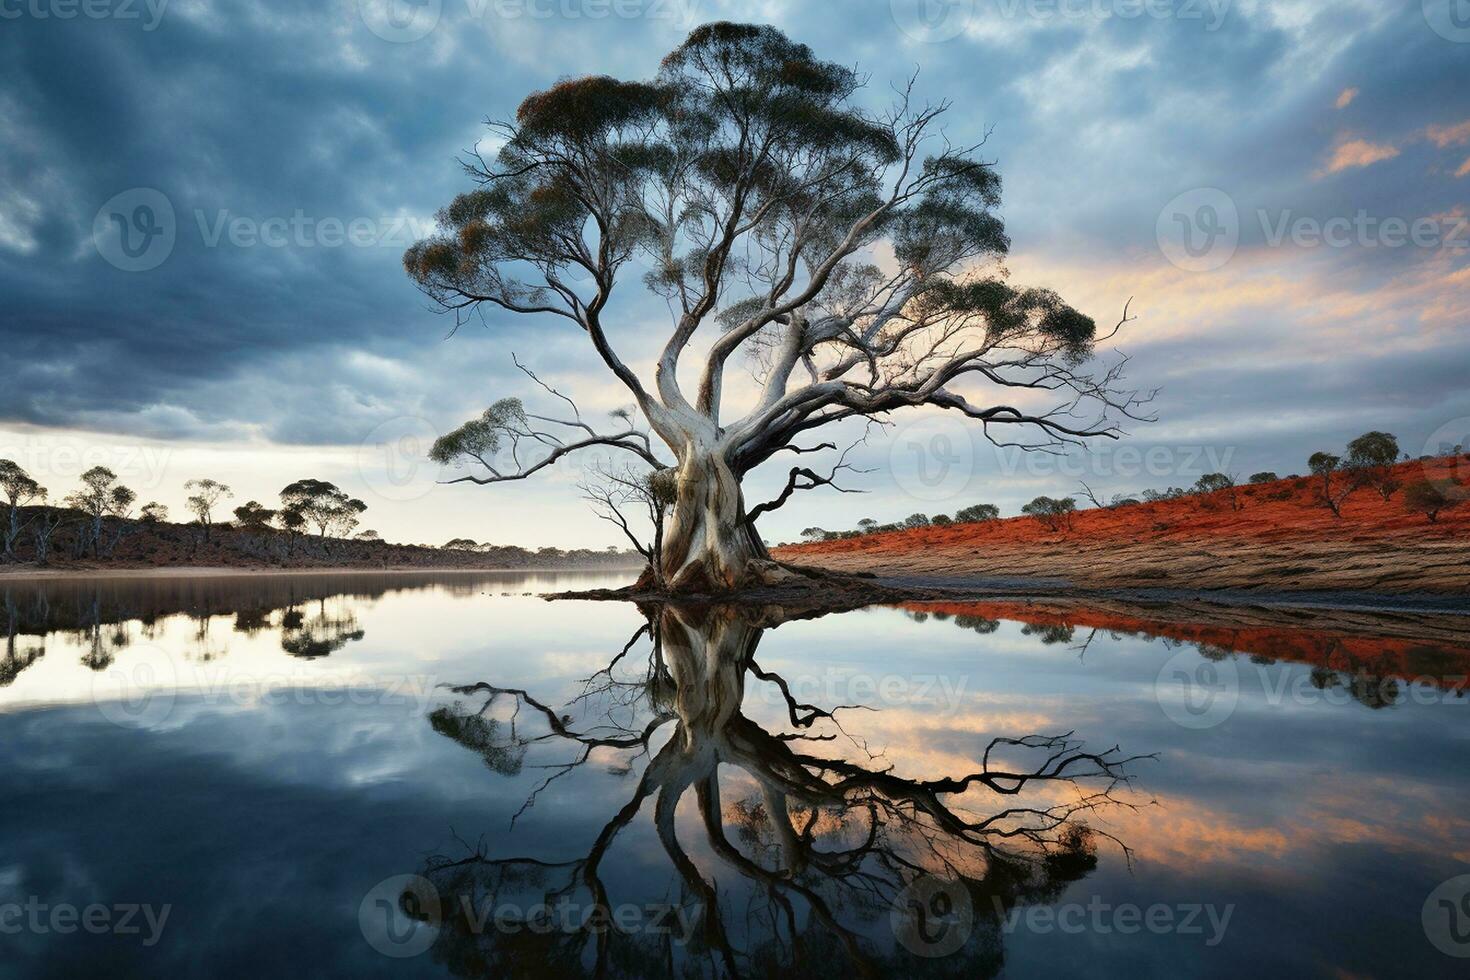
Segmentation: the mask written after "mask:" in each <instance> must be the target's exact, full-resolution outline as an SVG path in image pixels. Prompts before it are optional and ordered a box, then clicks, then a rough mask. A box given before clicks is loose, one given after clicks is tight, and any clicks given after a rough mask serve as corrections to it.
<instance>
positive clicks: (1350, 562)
mask: <svg viewBox="0 0 1470 980" xmlns="http://www.w3.org/2000/svg"><path fill="white" fill-rule="evenodd" d="M1394 475H1395V477H1396V478H1397V479H1398V480H1399V481H1400V482H1402V483H1403V484H1405V485H1407V484H1410V483H1413V482H1415V481H1418V480H1423V479H1430V480H1451V481H1453V482H1455V483H1457V484H1459V485H1460V486H1461V488H1462V490H1464V491H1465V495H1467V496H1470V486H1467V482H1470V481H1467V479H1466V478H1467V475H1470V456H1463V457H1444V458H1437V459H1431V460H1424V461H1417V462H1408V463H1401V464H1399V465H1398V466H1397V467H1395V473H1394ZM1342 478H1344V477H1340V476H1335V477H1334V479H1342ZM1319 486H1320V481H1319V480H1318V479H1317V478H1313V477H1304V478H1298V479H1288V480H1278V481H1276V482H1274V483H1261V484H1253V485H1250V486H1245V487H1240V488H1238V489H1237V490H1236V491H1235V492H1236V493H1237V494H1239V498H1238V499H1239V501H1240V503H1241V504H1242V505H1243V506H1242V507H1241V509H1239V510H1236V509H1233V508H1232V506H1231V504H1230V498H1229V491H1219V492H1216V493H1212V494H1200V495H1194V496H1188V497H1183V498H1180V499H1176V500H1168V501H1161V502H1158V503H1145V504H1137V505H1133V506H1127V507H1117V508H1107V509H1094V510H1085V511H1080V512H1078V513H1077V514H1076V515H1075V516H1074V518H1073V520H1072V524H1071V527H1070V528H1067V529H1063V530H1058V531H1054V530H1051V529H1049V528H1047V527H1046V526H1044V525H1043V524H1042V523H1041V522H1040V521H1038V520H1036V519H1034V518H1030V517H1012V518H1007V519H1005V520H996V521H987V522H984V523H979V524H954V525H949V526H945V527H926V528H919V529H916V530H910V531H892V532H887V533H882V534H869V535H863V536H861V537H856V538H846V539H843V540H838V541H822V542H818V543H815V544H807V545H795V546H790V547H785V548H781V549H778V551H777V556H778V557H780V558H782V559H784V560H787V561H791V562H796V563H800V564H805V565H816V566H820V567H823V568H830V569H834V570H841V571H866V572H874V573H877V574H880V575H905V576H908V575H916V576H946V577H954V576H967V577H968V576H973V577H986V578H997V577H999V578H1023V579H1046V580H1052V581H1054V582H1056V581H1061V582H1065V583H1066V584H1068V585H1071V586H1076V587H1083V588H1126V587H1165V588H1186V589H1257V590H1265V591H1319V590H1354V591H1363V592H1385V593H1411V592H1433V593H1440V594H1449V595H1459V596H1465V595H1470V501H1461V502H1460V503H1459V505H1458V506H1455V507H1449V508H1446V509H1445V510H1443V511H1441V512H1440V515H1439V521H1438V523H1436V524H1431V523H1429V521H1428V520H1427V518H1425V516H1424V515H1423V514H1416V513H1411V512H1409V511H1407V510H1406V509H1405V508H1404V494H1403V491H1402V490H1401V491H1399V492H1398V493H1396V494H1395V495H1394V496H1393V497H1392V499H1390V500H1387V501H1385V500H1383V498H1382V497H1381V496H1380V495H1379V494H1378V493H1377V492H1376V491H1375V490H1373V489H1371V488H1368V487H1364V488H1361V489H1359V490H1358V491H1356V492H1355V493H1353V494H1352V495H1351V496H1350V497H1348V499H1347V501H1346V503H1345V504H1344V505H1343V506H1342V517H1341V518H1337V517H1334V516H1333V514H1332V512H1331V511H1330V510H1329V509H1328V508H1327V507H1326V506H1325V505H1323V504H1322V503H1320V502H1319V498H1318V487H1319Z"/></svg>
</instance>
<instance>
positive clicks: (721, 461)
mask: <svg viewBox="0 0 1470 980" xmlns="http://www.w3.org/2000/svg"><path fill="white" fill-rule="evenodd" d="M862 87H863V79H862V78H861V77H860V76H859V75H858V74H857V73H856V72H854V71H853V70H852V69H850V68H847V67H844V66H842V65H838V64H835V63H832V62H827V61H821V60H819V59H817V58H816V57H815V56H814V55H813V53H812V51H811V50H810V49H809V48H808V47H807V46H805V45H803V44H798V43H795V42H793V41H792V40H790V39H788V38H787V37H786V36H785V35H783V34H782V33H781V32H780V31H777V30H775V29H774V28H771V27H766V26H753V25H744V24H731V23H714V24H707V25H705V26H702V27H699V28H697V29H695V30H694V31H693V32H692V33H691V34H690V35H689V37H688V38H687V39H686V40H685V41H684V43H683V44H681V45H680V46H679V47H678V48H677V49H675V50H674V51H673V52H671V53H670V54H669V55H668V56H667V57H665V58H664V60H663V63H662V65H661V67H660V69H659V71H658V73H657V75H656V76H655V77H654V78H653V79H652V80H651V81H631V82H630V81H620V80H618V79H615V78H610V77H607V76H589V77H583V78H574V79H568V80H565V81H562V82H559V83H557V84H556V85H554V86H552V87H551V88H549V89H547V90H546V91H544V92H537V93H534V94H532V95H530V96H529V97H527V98H526V99H525V101H524V102H522V103H521V105H520V108H519V109H518V110H517V111H516V115H515V118H514V119H513V120H509V121H505V122H501V123H492V124H490V125H491V129H492V131H493V132H494V134H495V135H496V136H497V137H498V138H499V139H500V140H501V141H502V142H501V148H500V149H499V151H498V153H497V154H496V155H495V156H494V158H493V159H487V157H486V156H485V155H484V154H482V153H478V152H477V153H474V154H472V155H471V156H469V157H467V158H466V159H465V160H464V165H465V170H466V171H467V173H468V174H469V176H470V177H471V178H472V179H473V181H474V183H475V186H474V188H473V189H472V190H469V191H468V192H467V193H464V194H461V195H460V196H459V197H457V198H455V200H454V201H453V202H452V203H451V204H450V205H449V206H448V207H446V208H444V209H443V210H442V211H441V212H440V214H439V215H438V223H439V229H438V232H437V233H436V234H435V235H433V236H432V237H430V238H427V239H425V240H423V241H420V242H418V243H416V244H415V245H414V246H413V247H411V248H410V249H409V250H408V251H407V253H406V254H405V256H404V265H405V267H406V268H407V270H408V272H409V274H410V275H411V276H412V278H413V279H414V281H415V282H416V283H417V284H418V285H419V287H420V288H421V289H422V290H423V291H424V292H425V293H426V294H427V295H428V296H429V297H430V298H431V299H433V300H434V301H435V302H436V303H437V304H438V305H439V306H440V307H441V308H443V309H444V310H446V311H452V312H454V313H455V314H456V318H457V321H458V320H460V319H463V318H464V317H465V316H467V315H468V314H470V313H471V312H473V311H475V310H476V309H477V308H479V309H481V310H484V309H487V308H493V309H496V310H498V311H503V312H505V313H510V314H518V315H524V316H530V317H537V318H542V319H544V320H546V321H556V320H566V321H570V325H572V326H573V327H574V328H575V329H578V330H580V331H582V333H584V334H585V335H586V337H587V339H588V341H589V342H590V343H591V345H592V347H593V349H594V350H595V351H596V353H597V355H598V357H599V358H600V359H601V361H602V363H603V364H604V365H606V368H607V370H608V371H609V372H610V373H611V374H612V376H613V377H615V378H616V379H617V381H618V383H620V384H621V385H622V386H623V387H625V388H626V389H627V392H628V393H629V394H630V395H631V397H632V400H633V402H634V403H635V404H636V408H637V413H638V414H640V415H641V416H642V418H643V419H646V420H647V429H648V431H644V429H643V428H642V427H641V423H640V422H638V420H637V419H636V417H634V416H624V417H622V418H621V421H619V422H616V423H614V425H613V426H612V429H611V431H601V430H600V429H599V428H597V427H594V426H593V425H591V424H588V423H586V422H584V421H583V420H582V418H581V416H580V415H577V414H576V413H575V406H573V412H572V416H571V417H570V418H551V417H543V416H536V415H531V414H528V413H527V412H526V410H525V408H524V406H523V405H522V403H521V402H520V401H519V399H515V398H507V399H502V400H501V401H498V402H496V403H495V404H494V405H492V406H491V407H490V408H489V409H487V410H486V411H485V413H484V414H483V415H482V416H480V417H478V418H476V419H472V420H471V421H470V422H468V423H466V425H465V426H463V427H461V428H460V429H458V430H456V431H454V432H452V433H450V434H448V435H446V436H445V437H443V438H442V439H441V440H440V441H439V444H438V445H437V446H436V447H435V453H434V455H435V458H436V459H440V460H441V461H451V460H453V461H457V462H461V463H468V464H469V465H470V466H471V467H473V469H472V470H471V471H470V472H469V473H467V475H464V476H462V477H459V479H460V480H468V481H473V482H476V483H495V482H501V481H507V480H518V479H523V478H525V477H527V476H529V475H531V474H532V473H534V472H537V471H539V470H541V469H543V468H545V467H546V466H549V465H552V464H554V463H555V462H557V461H558V460H560V459H562V458H564V457H566V456H568V455H570V454H572V453H575V452H577V451H579V450H584V449H589V448H593V447H602V448H604V449H606V448H614V449H620V450H626V451H628V452H630V453H632V454H634V455H635V456H637V457H641V458H642V459H643V460H645V461H646V462H647V463H648V464H649V465H650V466H653V467H657V468H661V469H662V468H665V467H667V468H668V471H667V472H666V473H665V474H664V477H663V479H664V480H665V481H666V482H672V484H673V488H672V492H671V493H670V496H671V498H672V502H671V505H670V513H669V519H668V526H667V529H666V532H665V537H664V542H663V548H662V550H661V558H660V561H661V565H662V569H661V571H662V573H663V574H662V575H660V576H658V579H659V580H661V581H662V582H663V583H664V584H665V585H666V586H667V588H668V589H669V590H670V591H672V592H711V591H726V590H732V589H739V588H743V587H748V586H751V585H754V584H759V583H763V582H769V581H772V580H773V579H775V578H779V577H780V575H781V572H780V569H779V567H778V566H776V565H774V563H772V562H771V561H770V557H769V555H768V554H767V552H766V549H765V547H764V546H763V545H762V543H761V539H760V537H759V536H758V535H757V533H756V531H755V529H754V527H753V526H752V523H751V521H750V520H749V515H750V513H751V510H748V509H747V507H746V505H745V501H744V499H743V497H742V493H741V481H742V479H743V478H744V477H745V475H746V474H747V473H749V472H750V471H751V470H752V469H754V468H755V467H758V466H760V465H761V464H762V463H765V462H766V461H767V460H770V459H771V458H772V457H773V456H775V455H776V454H778V453H781V452H783V451H792V452H801V451H803V450H802V448H801V447H799V446H798V445H797V443H796V440H797V439H798V438H799V437H801V436H803V434H805V433H808V432H810V431H811V430H816V429H821V428H823V427H824V426H830V425H832V424H834V423H837V422H840V421H842V420H844V419H853V418H866V419H876V420H884V419H886V418H887V417H888V416H889V415H890V414H891V413H894V412H897V411H899V410H901V409H909V408H914V407H917V406H938V407H940V408H944V409H950V410H953V411H955V412H957V413H960V414H962V415H964V416H967V417H968V418H970V419H973V420H974V421H975V423H976V425H977V426H979V427H981V428H982V429H983V432H984V434H985V435H986V436H987V437H989V438H990V439H991V440H992V441H995V442H1003V443H1005V444H1007V445H1014V446H1020V447H1022V448H1025V449H1036V450H1051V451H1057V450H1059V449H1060V448H1062V447H1064V446H1066V445H1067V444H1069V443H1079V442H1082V441H1084V440H1086V439H1087V438H1089V437H1093V436H1108V437H1115V436H1116V435H1117V434H1118V433H1119V429H1118V423H1119V421H1120V420H1121V419H1124V418H1128V417H1137V416H1136V414H1135V413H1136V411H1137V407H1138V405H1139V404H1140V403H1141V402H1142V401H1143V400H1145V399H1146V396H1145V398H1140V397H1139V396H1138V394H1137V393H1136V392H1129V391H1125V390H1123V389H1122V388H1121V387H1120V386H1119V381H1120V378H1121V367H1122V364H1123V360H1124V359H1122V358H1121V357H1120V358H1117V359H1116V360H1114V361H1113V362H1112V363H1111V364H1110V365H1097V366H1094V361H1093V351H1094V347H1095V345H1096V344H1097V343H1098V342H1099V341H1101V340H1104V339H1106V338H1107V337H1110V336H1111V335H1112V333H1115V332H1116V330H1117V327H1114V328H1113V330H1112V331H1109V332H1107V333H1106V335H1105V336H1104V335H1100V334H1099V331H1098V330H1097V328H1096V325H1095V323H1094V321H1093V320H1092V319H1091V318H1089V317H1087V316H1084V315H1083V314H1081V313H1079V312H1078V311H1077V310H1075V309H1073V308H1072V307H1071V306H1069V305H1068V304H1067V303H1065V302H1063V301H1062V299H1061V298H1060V297H1058V296H1057V295H1056V294H1055V293H1054V292H1051V291H1050V290H1046V289H1035V288H1019V287H1017V286H1015V285H1012V284H1011V283H1010V282H1009V281H1008V278H1007V273H1006V270H1005V268H1004V267H1003V266H1002V265H1001V260H1002V259H1003V258H1004V256H1005V254H1006V251H1007V248H1008V246H1009V240H1008V239H1007V237H1006V233H1005V229H1004V226H1003V224H1002V222H1001V220H1000V218H999V217H998V216H997V215H996V214H995V209H996V207H997V206H998V204H999V201H1000V177H999V175H998V173H997V172H996V170H995V168H994V166H993V164H992V163H991V162H987V161H984V160H981V159H978V158H977V156H976V153H977V150H978V146H979V145H978V144H974V145H956V144H955V143H952V142H951V141H950V140H949V139H948V138H947V136H946V135H945V132H944V130H943V127H942V125H941V117H942V116H943V115H944V113H945V111H946V110H947V109H948V103H939V104H923V105H920V104H918V103H917V102H916V101H915V100H914V99H913V98H912V80H910V83H909V84H908V85H905V86H899V87H898V88H897V89H896V90H895V93H896V94H895V98H894V104H893V105H892V106H891V108H889V109H888V110H886V111H883V112H880V113H874V112H871V111H868V110H867V109H865V108H864V107H863V106H862V105H861V104H860V103H859V101H858V95H859V93H860V91H861V89H862ZM640 285H641V287H642V288H644V289H647V290H651V291H652V292H653V293H655V294H657V295H658V296H659V297H661V298H662V299H663V300H664V301H666V303H667V305H668V308H669V310H670V311H671V314H672V316H671V323H670V326H669V328H668V331H667V336H666V337H664V336H663V335H662V334H661V335H660V336H659V338H658V340H661V341H662V349H661V350H660V351H659V352H658V353H657V355H656V361H655V362H654V363H653V365H652V371H651V377H648V376H646V375H647V374H648V372H643V373H640V372H639V371H637V370H635V369H634V367H632V366H630V364H629V362H628V361H627V360H626V359H625V358H624V357H623V355H622V354H620V353H619V344H618V343H616V342H615V339H614V337H615V335H617V339H618V340H620V341H626V337H627V334H628V333H630V332H631V330H632V329H636V328H635V327H634V326H633V325H632V324H621V325H620V324H610V323H609V322H607V321H608V318H607V317H605V316H604V314H605V313H606V312H607V311H608V309H609V302H610V301H611V300H612V298H613V295H614V291H615V290H616V289H617V288H618V287H620V286H622V287H623V288H624V289H625V290H626V289H627V288H628V287H630V286H632V287H634V288H638V287H639V286H640ZM1127 319H1128V318H1127V315H1126V311H1125V314H1124V317H1123V319H1122V320H1120V321H1119V324H1118V325H1119V326H1121V325H1122V322H1124V321H1126V320H1127ZM646 322H647V321H646V319H643V318H640V319H639V320H638V323H639V324H644V323H646ZM619 326H621V327H622V328H623V329H621V330H619V329H618V327H619ZM737 354H738V355H739V357H737ZM737 360H738V361H741V362H744V363H747V364H748V365H749V366H750V367H751V370H752V374H753V376H754V381H755V390H754V393H753V395H751V394H748V393H747V392H744V391H742V392H741V395H742V397H740V398H739V401H740V402H741V404H740V405H739V406H738V407H739V409H740V412H739V414H738V417H735V414H734V413H728V414H727V412H726V411H725V405H724V404H723V402H724V396H725V382H726V376H727V372H728V371H729V370H730V369H731V367H732V365H733V363H734V362H735V361H737ZM528 373H529V372H528ZM532 377H533V378H534V375H532ZM957 383H962V384H959V385H957ZM686 385H687V386H686ZM731 387H732V393H733V389H734V388H735V385H732V386H731ZM961 387H963V391H962V390H960V388H961ZM548 391H551V389H549V388H548ZM553 394H558V393H556V392H554V391H553ZM982 399H983V400H982ZM731 400H732V401H735V400H737V399H736V398H732V399H731ZM658 443H662V444H663V445H664V446H666V447H667V448H668V451H669V452H670V453H671V454H672V456H673V459H674V462H673V464H672V466H668V464H666V463H664V462H662V461H661V460H660V458H659V453H658V452H657V451H656V446H657V444H658ZM791 480H792V483H791V486H792V487H793V488H801V487H806V486H811V485H814V484H820V483H821V482H824V481H823V480H821V479H820V478H819V477H817V476H816V475H815V474H813V473H812V472H811V471H810V470H807V469H805V468H803V467H796V468H794V469H793V470H792V477H791ZM786 496H789V493H788V494H785V495H783V497H782V498H780V499H781V500H782V501H783V502H784V499H785V497H786ZM760 509H761V508H753V510H760ZM766 509H769V507H767V508H766Z"/></svg>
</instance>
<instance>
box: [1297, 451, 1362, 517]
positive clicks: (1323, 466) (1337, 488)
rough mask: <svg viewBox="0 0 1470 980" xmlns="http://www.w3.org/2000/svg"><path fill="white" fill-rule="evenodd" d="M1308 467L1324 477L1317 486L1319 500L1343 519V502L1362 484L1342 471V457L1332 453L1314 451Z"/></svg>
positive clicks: (1316, 474)
mask: <svg viewBox="0 0 1470 980" xmlns="http://www.w3.org/2000/svg"><path fill="white" fill-rule="evenodd" d="M1307 469H1309V470H1311V471H1312V474H1313V475H1314V476H1318V477H1321V479H1322V484H1321V486H1319V487H1318V488H1317V502H1318V503H1320V504H1321V505H1322V506H1324V507H1326V508H1327V509H1328V510H1330V511H1332V516H1333V517H1336V518H1338V519H1339V520H1341V519H1342V505H1343V503H1344V502H1345V501H1346V500H1347V498H1348V497H1350V496H1351V495H1352V493H1353V491H1354V490H1356V489H1357V488H1358V487H1359V486H1360V484H1359V483H1358V481H1357V480H1356V479H1354V478H1352V477H1351V476H1346V475H1344V474H1343V473H1342V457H1341V456H1334V455H1333V454H1332V453H1313V454H1312V455H1311V456H1309V457H1308V458H1307ZM1334 475H1336V476H1337V479H1336V480H1334V479H1333V476H1334Z"/></svg>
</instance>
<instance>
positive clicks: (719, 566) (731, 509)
mask: <svg viewBox="0 0 1470 980" xmlns="http://www.w3.org/2000/svg"><path fill="white" fill-rule="evenodd" d="M661 560H662V566H663V573H664V575H663V579H664V582H665V583H667V588H668V590H669V591H670V592H686V593H688V592H703V593H709V592H728V591H732V590H735V589H741V588H746V587H749V586H751V585H755V584H761V583H763V582H764V581H765V580H766V578H767V576H768V574H769V571H770V569H771V566H772V563H771V556H770V554H769V553H768V552H767V551H766V548H765V545H763V544H762V543H761V540H760V538H759V537H758V536H757V535H756V533H755V529H754V528H753V527H751V526H750V524H748V523H747V522H746V520H745V501H744V499H743V498H742V496H741V491H740V480H739V478H738V477H737V476H736V475H735V473H734V472H733V471H732V470H731V469H730V466H729V464H728V463H726V462H725V460H724V458H723V457H722V456H721V455H720V454H719V453H717V452H703V451H697V450H691V451H689V452H687V453H686V454H684V457H683V458H682V459H681V460H680V462H679V467H678V492H677V496H676V497H675V499H674V505H673V508H672V513H671V515H670V517H669V525H668V530H667V531H666V533H665V535H664V541H663V549H662V555H661Z"/></svg>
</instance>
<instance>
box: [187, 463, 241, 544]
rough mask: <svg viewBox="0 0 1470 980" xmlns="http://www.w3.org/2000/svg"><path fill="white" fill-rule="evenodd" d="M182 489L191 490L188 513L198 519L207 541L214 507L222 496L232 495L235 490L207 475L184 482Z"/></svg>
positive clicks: (212, 523) (212, 520)
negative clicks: (200, 478)
mask: <svg viewBox="0 0 1470 980" xmlns="http://www.w3.org/2000/svg"><path fill="white" fill-rule="evenodd" d="M184 489H185V490H188V491H191V492H190V495H189V500H188V505H189V513H191V514H193V515H194V517H195V518H197V519H198V521H199V526H200V527H202V528H203V529H204V540H205V541H208V540H209V532H210V529H211V528H212V527H214V508H215V507H216V506H218V505H219V502H220V501H221V500H223V499H224V498H226V497H233V496H234V495H235V491H233V490H231V489H230V488H229V487H228V486H226V485H225V484H223V483H220V482H219V481H218V480H211V479H209V478H208V477H206V478H204V479H202V480H190V481H188V482H187V483H185V484H184Z"/></svg>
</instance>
